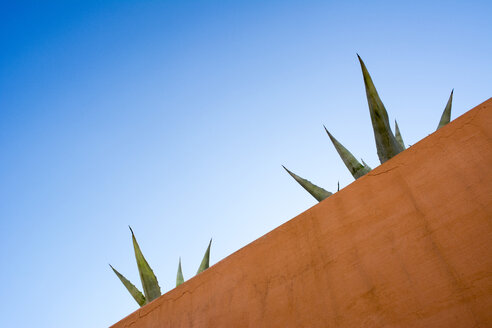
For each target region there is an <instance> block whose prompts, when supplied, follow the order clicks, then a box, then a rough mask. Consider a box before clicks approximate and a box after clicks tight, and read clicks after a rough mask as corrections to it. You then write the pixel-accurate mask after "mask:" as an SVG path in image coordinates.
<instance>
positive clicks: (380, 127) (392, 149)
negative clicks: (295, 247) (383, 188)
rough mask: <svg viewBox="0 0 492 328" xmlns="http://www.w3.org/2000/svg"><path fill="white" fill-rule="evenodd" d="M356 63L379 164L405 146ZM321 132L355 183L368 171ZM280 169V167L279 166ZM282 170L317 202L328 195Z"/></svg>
mask: <svg viewBox="0 0 492 328" xmlns="http://www.w3.org/2000/svg"><path fill="white" fill-rule="evenodd" d="M357 58H358V59H359V63H360V67H361V70H362V77H363V79H364V86H365V89H366V97H367V103H368V105H369V113H370V116H371V123H372V128H373V132H374V140H375V142H376V149H377V153H378V157H379V161H380V162H381V164H383V163H384V162H386V161H387V160H389V159H390V158H392V157H393V156H395V155H397V154H399V153H400V152H402V151H403V150H405V144H404V142H403V138H402V136H401V132H400V129H399V127H398V123H397V122H396V120H395V134H393V132H392V131H391V127H390V123H389V119H388V113H387V111H386V108H385V107H384V105H383V102H382V101H381V99H380V98H379V95H378V92H377V90H376V87H375V86H374V83H373V81H372V78H371V76H370V75H369V71H368V70H367V68H366V65H365V64H364V62H363V61H362V58H360V56H359V55H357ZM453 91H454V90H452V91H451V95H450V96H449V100H448V102H447V104H446V107H445V108H444V111H443V113H442V115H441V120H440V121H439V125H438V126H437V129H440V128H441V127H443V126H444V125H446V124H447V123H449V121H450V119H451V105H452V101H453ZM325 131H326V133H327V134H328V137H329V138H330V140H331V142H332V143H333V145H334V146H335V149H336V151H337V152H338V154H339V155H340V157H341V158H342V161H343V163H344V164H345V166H346V167H347V169H348V170H349V171H350V173H351V174H352V176H353V177H354V179H358V178H360V177H361V176H363V175H365V174H366V173H368V172H369V171H371V168H370V167H369V166H368V165H367V164H366V163H365V162H364V160H361V161H362V163H360V162H359V161H358V160H357V159H356V158H355V157H354V156H353V155H352V153H351V152H350V151H348V149H347V148H345V147H344V146H343V145H342V144H341V143H340V142H339V141H338V140H337V139H335V137H333V135H332V134H331V133H330V132H328V130H327V129H326V127H325ZM282 166H283V165H282ZM283 168H284V169H285V170H286V171H287V172H288V173H289V174H290V175H291V176H292V177H293V178H294V179H295V180H296V181H297V182H298V183H299V184H300V185H301V186H302V187H303V188H304V189H306V190H307V191H308V192H309V193H310V194H311V195H312V196H313V197H314V198H316V200H317V201H322V200H323V199H325V198H327V197H329V196H330V195H332V193H331V192H329V191H327V190H325V189H323V188H321V187H318V186H316V185H315V184H313V183H311V182H310V181H308V180H306V179H304V178H301V177H300V176H298V175H296V174H294V173H292V172H291V171H289V170H288V169H287V168H285V166H283ZM338 190H339V188H338Z"/></svg>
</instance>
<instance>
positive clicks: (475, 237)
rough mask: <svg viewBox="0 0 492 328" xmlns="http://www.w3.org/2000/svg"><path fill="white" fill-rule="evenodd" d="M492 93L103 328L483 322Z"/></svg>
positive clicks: (491, 265)
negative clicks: (267, 230)
mask: <svg viewBox="0 0 492 328" xmlns="http://www.w3.org/2000/svg"><path fill="white" fill-rule="evenodd" d="M491 168H492V98H491V99H489V100H487V101H486V102H484V103H482V104H481V105H479V106H477V107H475V108H474V109H472V110H470V111H469V112H467V113H466V114H464V115H462V116H461V117H459V118H457V119H455V120H454V121H453V122H451V123H450V124H448V125H447V126H445V127H444V128H441V129H440V130H439V131H437V132H435V133H433V134H432V135H430V136H428V137H427V138H425V139H423V140H421V141H420V142H418V143H417V144H415V145H413V146H412V147H410V148H409V149H407V150H405V151H404V152H403V153H401V154H399V155H397V156H396V157H394V158H393V159H391V160H389V161H388V162H386V163H385V164H383V165H381V166H379V167H377V168H376V169H374V170H373V171H371V172H370V173H369V174H367V175H366V176H364V177H362V178H360V179H358V180H357V181H355V182H354V183H352V184H351V185H349V186H347V187H346V188H344V189H343V190H341V191H340V192H338V193H336V194H334V195H333V196H331V197H329V198H327V199H326V200H324V201H323V202H321V203H319V204H318V205H316V206H314V207H312V208H310V209H309V210H307V211H306V212H304V213H302V214H300V215H298V216H297V217H295V218H293V219H292V220H290V221H288V222H286V223H285V224H283V225H281V226H280V227H278V228H276V229H274V230H273V231H271V232H270V233H268V234H266V235H264V236H263V237H261V238H259V239H257V240H256V241H254V242H253V243H251V244H249V245H247V246H246V247H244V248H242V249H241V250H239V251H237V252H235V253H234V254H232V255H230V256H228V257H227V258H225V259H223V260H222V261H220V262H219V263H217V264H216V265H214V266H212V267H211V268H210V269H208V270H206V271H205V272H203V273H202V274H200V275H198V276H196V277H195V278H192V279H190V280H189V281H187V282H186V283H184V284H183V285H181V286H179V287H178V288H176V289H173V290H171V291H170V292H168V293H166V294H165V295H163V296H161V297H160V298H158V299H157V300H155V301H154V302H152V303H150V304H148V305H146V306H145V307H143V308H141V309H139V310H137V311H135V312H134V313H132V314H131V315H129V316H128V317H126V318H124V319H123V320H121V321H120V322H118V323H116V324H115V325H113V326H112V327H114V328H123V327H132V328H143V327H145V328H151V327H152V328H154V327H155V328H156V327H172V328H179V327H227V328H231V327H234V328H241V327H254V328H259V327H268V328H273V327H282V328H284V327H309V328H316V327H320V328H321V327H323V328H324V327H486V326H488V327H490V326H492V311H491V309H492V172H491Z"/></svg>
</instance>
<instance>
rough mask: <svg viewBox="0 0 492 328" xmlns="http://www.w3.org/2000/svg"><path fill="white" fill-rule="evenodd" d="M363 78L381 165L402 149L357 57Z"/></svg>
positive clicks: (374, 89) (372, 84)
mask: <svg viewBox="0 0 492 328" xmlns="http://www.w3.org/2000/svg"><path fill="white" fill-rule="evenodd" d="M358 58H359V62H360V66H361V69H362V76H363V78H364V86H365V89H366V96H367V103H368V105H369V112H370V114H371V121H372V128H373V131H374V139H375V141H376V148H377V151H378V157H379V161H380V162H381V164H382V163H384V162H386V161H387V160H388V159H390V158H392V157H393V156H395V155H397V154H398V153H400V152H401V151H403V148H402V147H401V146H400V144H399V143H398V141H397V140H396V138H395V136H394V135H393V132H392V131H391V127H390V124H389V119H388V113H387V111H386V108H385V107H384V105H383V102H382V101H381V99H380V98H379V95H378V92H377V90H376V87H375V86H374V83H373V81H372V78H371V75H370V74H369V71H368V70H367V68H366V65H365V64H364V61H363V60H362V58H360V56H358Z"/></svg>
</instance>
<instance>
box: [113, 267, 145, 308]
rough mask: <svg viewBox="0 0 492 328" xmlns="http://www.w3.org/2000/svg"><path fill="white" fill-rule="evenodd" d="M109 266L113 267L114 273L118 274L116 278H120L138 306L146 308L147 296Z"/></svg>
mask: <svg viewBox="0 0 492 328" xmlns="http://www.w3.org/2000/svg"><path fill="white" fill-rule="evenodd" d="M109 266H110V267H111V269H113V272H114V273H115V274H116V276H117V277H118V278H120V281H121V282H122V283H123V285H124V286H125V287H126V289H127V290H128V291H129V292H130V294H131V295H132V296H133V298H134V299H135V301H137V303H138V305H140V306H144V305H145V303H146V302H145V296H144V295H143V294H142V292H141V291H139V290H138V288H137V287H135V285H134V284H132V283H131V282H130V280H128V279H126V278H125V277H124V276H123V275H122V274H121V273H119V272H118V271H117V270H116V269H115V268H113V267H112V266H111V264H110V265H109Z"/></svg>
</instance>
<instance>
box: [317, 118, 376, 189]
mask: <svg viewBox="0 0 492 328" xmlns="http://www.w3.org/2000/svg"><path fill="white" fill-rule="evenodd" d="M324 128H325V131H326V133H328V136H329V137H330V140H331V142H332V143H333V145H334V146H335V149H336V150H337V152H338V155H340V157H341V158H342V161H343V163H344V164H345V166H346V167H347V169H348V170H349V171H350V173H351V174H352V176H353V177H354V179H358V178H360V177H361V176H363V175H364V174H366V173H367V172H369V171H370V169H367V167H365V166H364V165H362V164H361V163H359V161H358V160H357V159H356V158H355V157H354V155H352V153H351V152H349V151H348V150H347V148H345V147H344V146H343V145H342V144H341V143H340V142H338V140H337V139H335V137H334V136H332V135H331V133H330V132H329V131H328V130H327V129H326V127H324Z"/></svg>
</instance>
